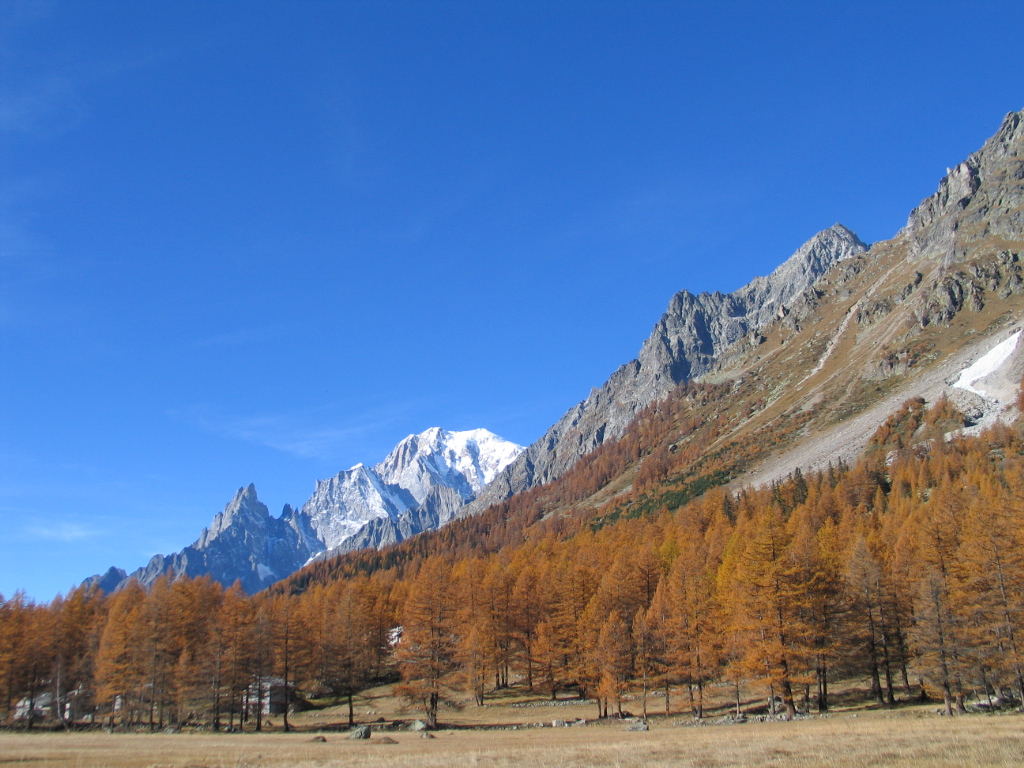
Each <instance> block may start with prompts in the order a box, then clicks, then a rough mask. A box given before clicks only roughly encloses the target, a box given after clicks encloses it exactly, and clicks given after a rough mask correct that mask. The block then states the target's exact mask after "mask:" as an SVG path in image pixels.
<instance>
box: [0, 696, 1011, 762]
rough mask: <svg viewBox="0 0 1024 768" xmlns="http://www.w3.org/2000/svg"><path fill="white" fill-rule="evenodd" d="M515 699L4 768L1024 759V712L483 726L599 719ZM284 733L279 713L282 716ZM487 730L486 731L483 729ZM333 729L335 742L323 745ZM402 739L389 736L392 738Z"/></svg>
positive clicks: (91, 752) (102, 739) (35, 737)
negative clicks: (420, 718)
mask: <svg viewBox="0 0 1024 768" xmlns="http://www.w3.org/2000/svg"><path fill="white" fill-rule="evenodd" d="M387 694H388V691H384V690H378V691H377V692H375V693H371V694H370V696H369V697H367V698H361V699H360V700H359V701H358V705H359V706H358V708H357V715H358V717H359V719H360V720H363V721H371V720H375V719H377V717H386V718H387V719H389V720H390V719H393V718H395V717H402V718H404V719H406V720H410V719H413V718H415V717H416V713H415V712H411V711H408V710H404V709H403V708H402V705H401V703H400V702H399V701H398V700H396V699H395V698H394V697H392V696H389V695H387ZM508 703H509V702H508V701H503V702H500V703H498V704H495V705H489V706H485V707H466V708H464V709H462V710H459V711H446V712H444V713H443V721H444V723H445V724H447V725H450V726H451V728H449V729H448V730H439V731H437V732H435V738H433V739H424V738H422V737H421V735H420V734H419V733H415V732H410V731H407V730H388V731H374V733H373V735H372V737H371V738H370V739H369V740H367V741H353V740H350V739H348V738H346V734H345V733H344V732H343V731H342V732H339V731H336V730H329V728H331V727H337V726H338V724H339V723H340V722H342V721H343V720H344V719H345V716H346V713H347V710H346V709H345V708H344V707H333V708H331V709H327V710H320V711H313V712H306V713H304V714H302V715H299V716H296V717H295V718H293V720H294V722H295V724H296V725H297V726H298V727H299V728H301V729H302V730H301V731H300V732H296V733H288V734H286V733H282V732H280V731H277V732H267V733H261V734H257V733H243V734H214V733H179V734H165V733H156V734H150V733H113V734H111V733H103V732H77V733H52V732H51V733H43V732H37V733H13V732H7V733H0V768H7V766H12V765H13V766H17V765H25V766H31V767H32V768H79V767H80V768H93V767H96V768H98V767H99V766H109V767H110V768H157V767H158V766H159V767H160V768H278V767H280V768H284V767H285V766H288V767H289V768H292V767H294V768H307V767H308V768H313V767H314V766H324V767H325V768H326V767H327V766H339V768H340V767H341V766H353V767H369V766H392V765H394V766H402V768H457V767H458V766H488V768H491V767H495V768H500V767H502V766H508V767H509V768H530V767H531V766H559V768H575V767H576V766H579V767H580V768H585V767H586V768H589V766H609V767H612V766H614V767H615V768H632V767H634V766H673V767H676V766H683V767H688V766H693V767H694V768H717V767H719V766H721V767H722V768H724V767H725V766H798V767H799V766H808V767H809V766H922V767H923V766H929V767H931V766H950V767H951V768H952V767H953V766H955V767H956V768H962V767H963V766H1024V717H1022V716H1021V715H1017V714H1003V715H998V714H993V715H968V716H963V717H956V718H945V717H939V716H937V715H936V714H935V705H934V704H933V705H931V706H927V705H919V706H910V707H903V708H900V709H896V710H892V711H888V710H881V709H870V708H867V709H865V708H861V709H852V708H851V709H846V710H841V711H838V712H835V713H833V714H831V715H829V716H828V717H827V718H818V717H814V718H809V719H804V720H798V721H795V722H792V723H783V722H767V723H765V722H749V723H745V724H731V725H710V724H709V725H706V726H703V727H688V726H677V725H673V723H677V722H689V717H688V716H687V715H676V716H673V717H664V716H654V717H652V719H651V730H650V731H648V732H627V731H626V730H625V726H624V725H623V724H622V723H601V724H588V725H586V726H585V727H572V728H551V727H545V728H535V727H521V728H520V729H518V730H485V729H483V728H480V726H491V727H493V726H495V725H498V724H505V725H511V724H514V723H520V724H523V725H524V726H528V724H530V723H539V722H544V723H546V724H547V725H548V726H550V724H551V721H552V720H554V719H560V720H573V719H575V718H577V717H589V718H592V717H594V716H595V715H596V712H595V708H594V707H593V706H580V705H570V706H558V707H549V706H538V707H528V708H517V707H510V706H508V705H507V704H508ZM272 720H273V727H274V728H279V727H280V722H279V719H278V718H272ZM474 726H476V728H474ZM321 727H323V728H324V730H323V736H324V738H325V739H326V741H324V742H315V741H313V739H314V737H315V736H316V735H317V730H318V729H319V728H321ZM385 737H386V738H389V739H391V740H393V741H394V742H396V743H386V742H384V741H383V739H384V738H385Z"/></svg>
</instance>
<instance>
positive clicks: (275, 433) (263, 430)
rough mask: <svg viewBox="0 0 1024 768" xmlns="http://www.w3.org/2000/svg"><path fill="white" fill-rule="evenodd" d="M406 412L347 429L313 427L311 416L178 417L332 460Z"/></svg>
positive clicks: (202, 413)
mask: <svg viewBox="0 0 1024 768" xmlns="http://www.w3.org/2000/svg"><path fill="white" fill-rule="evenodd" d="M403 410H404V409H403V408H394V409H389V411H388V413H387V414H386V415H378V414H368V415H365V416H364V417H363V418H361V419H360V420H358V421H353V422H349V423H347V424H344V425H340V426H339V425H313V424H311V423H310V422H311V421H312V419H311V418H310V417H309V416H294V415H280V414H274V415H250V416H230V415H224V414H218V413H215V412H213V411H212V410H210V409H208V408H202V407H193V408H191V409H188V410H187V411H184V412H176V413H175V414H173V415H175V416H177V417H179V418H182V419H183V420H185V421H187V422H189V423H191V424H193V425H194V426H196V427H198V428H200V429H203V430H205V431H207V432H211V433H213V434H217V435H220V436H221V437H227V438H233V439H236V440H244V441H246V442H249V443H254V444H256V445H262V446H265V447H267V448H272V449H274V450H277V451H282V452H283V453H288V454H291V455H293V456H298V457H300V458H305V459H320V460H332V459H335V458H336V457H338V456H340V455H342V454H344V453H346V452H347V451H348V450H349V449H350V448H352V447H353V446H356V445H359V444H361V443H362V442H363V441H365V439H366V438H367V436H372V435H375V434H379V433H380V432H382V431H384V430H385V429H386V428H388V427H390V426H391V425H393V424H394V423H395V421H396V420H397V419H398V418H399V417H400V414H401V412H402V411H403Z"/></svg>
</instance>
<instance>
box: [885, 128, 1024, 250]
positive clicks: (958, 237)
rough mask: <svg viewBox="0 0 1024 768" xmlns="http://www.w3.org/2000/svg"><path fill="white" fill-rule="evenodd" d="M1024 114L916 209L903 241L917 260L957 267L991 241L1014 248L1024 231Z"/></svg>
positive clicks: (948, 176)
mask: <svg viewBox="0 0 1024 768" xmlns="http://www.w3.org/2000/svg"><path fill="white" fill-rule="evenodd" d="M1022 140H1024V112H1010V113H1008V114H1007V115H1006V117H1005V118H1004V119H1003V123H1002V125H1001V126H1000V127H999V130H998V131H997V132H996V134H995V135H994V136H993V137H992V138H990V139H989V140H988V141H986V142H985V144H984V146H982V148H981V149H980V150H978V151H977V152H975V153H974V154H972V155H971V156H970V157H968V158H967V159H966V160H965V161H964V162H962V163H960V164H959V165H957V166H956V167H955V168H953V169H950V170H949V171H948V172H947V174H946V176H945V177H944V178H943V179H942V180H941V181H940V182H939V189H938V191H937V192H935V194H934V195H932V196H931V197H928V198H926V199H925V200H924V201H922V202H921V204H920V205H919V206H918V207H917V208H915V209H914V210H913V211H912V212H911V214H910V217H909V218H908V219H907V225H906V226H905V227H904V228H903V229H902V230H900V232H899V234H898V235H897V237H899V236H906V237H908V238H909V240H910V243H911V248H912V252H913V255H915V256H916V255H921V256H926V257H928V256H930V257H932V258H936V259H942V260H943V261H945V262H947V263H953V262H955V261H957V260H958V259H959V258H960V257H961V256H962V255H963V254H964V253H965V252H966V251H967V250H968V249H969V247H970V244H971V243H972V242H976V241H978V240H981V239H982V238H985V237H993V236H995V237H1002V238H1005V239H1006V240H1009V241H1011V242H1016V241H1018V239H1019V238H1020V233H1021V231H1022V230H1024V184H1022V182H1024V149H1022V146H1024V141H1022Z"/></svg>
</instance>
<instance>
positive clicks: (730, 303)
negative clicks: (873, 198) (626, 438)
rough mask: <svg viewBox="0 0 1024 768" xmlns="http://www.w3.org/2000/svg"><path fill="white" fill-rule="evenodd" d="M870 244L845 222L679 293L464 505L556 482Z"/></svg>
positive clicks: (481, 504) (479, 505) (754, 339)
mask: <svg viewBox="0 0 1024 768" xmlns="http://www.w3.org/2000/svg"><path fill="white" fill-rule="evenodd" d="M866 250H867V246H866V245H865V244H864V243H863V242H861V240H860V238H858V237H857V235H855V234H854V233H853V232H852V231H850V230H849V229H847V228H846V227H844V226H843V225H842V224H835V225H833V226H832V227H829V228H828V229H826V230H824V231H822V232H819V233H818V234H817V235H815V236H814V237H813V238H811V239H810V240H809V241H807V242H806V243H805V244H804V245H802V246H801V247H800V248H799V249H798V250H797V251H796V253H794V254H793V255H792V256H791V257H789V259H787V260H786V261H785V262H783V263H782V264H781V265H780V266H779V267H778V268H776V269H775V270H774V271H773V272H772V273H771V274H770V275H768V276H767V277H757V278H755V279H754V280H753V281H751V282H750V283H749V284H748V285H746V286H744V287H743V288H740V289H739V290H737V291H734V292H733V293H729V294H723V293H719V292H715V293H701V294H698V295H694V294H692V293H690V292H689V291H685V290H684V291H680V292H679V293H677V294H676V295H675V296H674V297H673V298H672V301H671V302H670V303H669V307H668V310H667V311H666V312H665V314H664V315H663V316H662V318H661V320H659V321H658V323H657V324H656V325H655V326H654V330H653V332H652V333H651V335H650V337H649V338H648V339H647V340H646V341H645V342H644V344H643V347H642V348H641V350H640V355H639V357H638V358H637V359H636V360H631V361H630V362H628V363H626V364H625V365H623V366H621V367H620V368H619V369H618V370H617V371H615V372H614V373H613V374H612V375H611V377H610V378H609V379H608V381H607V382H605V384H604V385H603V386H602V387H601V388H600V389H594V390H593V391H592V392H591V393H590V396H589V397H587V399H586V400H584V401H583V402H581V403H580V404H579V405H577V406H576V407H574V408H572V409H571V410H570V411H569V412H568V413H566V414H565V415H564V416H563V417H562V418H561V419H560V420H559V421H558V423H557V424H555V425H554V426H553V427H551V428H550V429H549V430H548V431H547V432H546V433H545V434H544V436H543V437H541V438H540V440H537V441H536V442H535V443H533V444H532V445H530V446H529V447H528V448H527V449H526V451H525V452H524V453H523V455H522V456H520V457H519V458H518V459H517V460H516V461H514V462H512V463H511V464H510V465H509V466H508V467H507V468H506V469H505V470H504V471H503V472H501V473H500V474H499V475H498V477H497V479H496V480H495V482H494V483H492V484H491V485H490V486H488V487H487V489H486V490H485V491H484V492H483V493H481V494H480V495H479V496H478V497H477V499H476V500H475V501H474V502H473V503H472V504H470V505H468V507H467V508H466V510H465V513H473V512H478V511H480V510H482V509H484V508H485V507H487V506H489V505H490V504H494V503H496V502H498V501H501V500H502V499H506V498H508V497H509V496H512V495H514V494H516V493H519V492H521V491H524V490H526V489H528V488H532V487H534V486H536V485H540V484H543V483H546V482H550V481H552V480H554V479H556V478H558V477H560V476H561V475H562V474H564V473H565V471H566V470H567V469H569V468H570V467H571V466H573V464H575V463H576V462H577V461H578V460H579V459H580V457H582V456H584V455H586V454H588V453H590V452H591V451H593V450H594V449H595V448H596V447H597V446H599V445H601V444H602V443H603V442H604V441H606V440H608V439H612V438H616V437H619V436H621V435H622V433H623V432H624V430H625V428H626V426H627V425H628V424H629V423H630V422H631V421H633V419H635V418H636V416H637V414H638V413H639V412H640V411H641V410H643V409H644V408H645V407H647V406H648V405H650V404H651V403H655V402H657V401H659V400H662V399H664V398H665V397H666V396H667V395H668V393H669V392H671V391H672V390H673V389H674V388H675V387H676V386H677V385H678V384H679V383H680V382H681V381H686V380H690V379H694V378H698V377H700V376H701V375H703V374H706V373H708V372H709V371H711V370H712V369H713V368H714V366H715V364H716V361H717V358H718V356H719V355H721V353H722V352H723V351H724V350H725V349H728V348H729V347H731V346H732V345H735V344H737V343H738V342H741V341H744V340H746V341H748V342H749V343H750V344H754V345H756V344H758V343H759V339H760V336H759V331H760V329H762V328H763V327H764V326H765V325H766V324H768V323H769V322H770V321H771V320H772V319H773V318H775V317H777V316H779V315H781V314H784V313H785V312H786V311H787V309H786V307H787V305H788V304H789V303H790V302H791V301H793V300H794V299H795V298H796V297H798V296H800V295H801V294H802V293H803V291H804V290H806V289H807V288H808V286H810V285H811V284H812V283H813V282H814V281H815V280H817V279H818V278H819V277H820V276H821V275H823V274H824V273H825V272H826V271H828V270H829V269H830V268H831V267H832V266H833V265H834V264H837V263H839V262H841V261H844V260H846V259H850V258H852V257H853V256H856V255H858V254H861V253H864V252H865V251H866Z"/></svg>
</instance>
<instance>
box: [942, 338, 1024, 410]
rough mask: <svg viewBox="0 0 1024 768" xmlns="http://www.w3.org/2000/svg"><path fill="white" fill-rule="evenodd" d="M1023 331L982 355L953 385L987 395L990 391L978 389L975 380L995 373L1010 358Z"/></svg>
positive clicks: (983, 395)
mask: <svg viewBox="0 0 1024 768" xmlns="http://www.w3.org/2000/svg"><path fill="white" fill-rule="evenodd" d="M1021 333H1022V332H1021V331H1017V332H1016V333H1015V334H1013V335H1012V336H1010V338H1008V339H1006V340H1004V341H1001V342H999V343H998V344H996V345H995V346H994V347H992V349H990V350H989V351H988V352H986V353H985V354H984V355H982V356H981V357H980V358H979V359H978V360H977V362H975V363H974V364H973V365H971V366H969V367H968V368H965V369H964V370H963V372H962V373H961V374H960V378H959V379H957V380H956V383H955V384H953V386H954V387H957V388H959V389H966V390H967V391H968V392H973V393H974V394H976V395H981V396H982V397H987V396H988V393H987V392H985V390H983V389H976V388H975V387H974V382H976V381H978V380H979V379H983V378H985V377H986V376H989V375H990V374H993V373H995V372H996V371H998V370H999V368H1000V367H1001V366H1002V365H1003V363H1005V362H1006V361H1007V360H1009V359H1010V355H1012V354H1013V350H1015V349H1016V348H1017V341H1018V340H1019V339H1020V335H1021Z"/></svg>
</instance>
